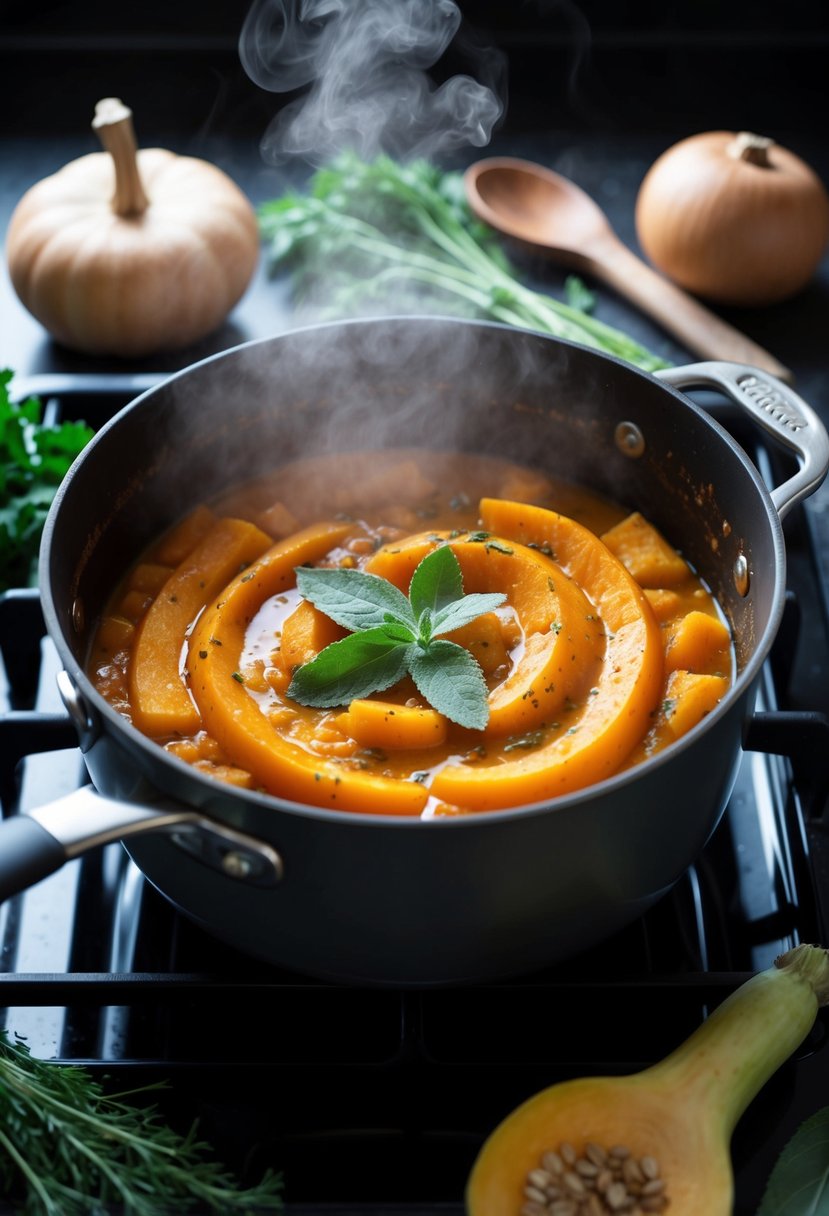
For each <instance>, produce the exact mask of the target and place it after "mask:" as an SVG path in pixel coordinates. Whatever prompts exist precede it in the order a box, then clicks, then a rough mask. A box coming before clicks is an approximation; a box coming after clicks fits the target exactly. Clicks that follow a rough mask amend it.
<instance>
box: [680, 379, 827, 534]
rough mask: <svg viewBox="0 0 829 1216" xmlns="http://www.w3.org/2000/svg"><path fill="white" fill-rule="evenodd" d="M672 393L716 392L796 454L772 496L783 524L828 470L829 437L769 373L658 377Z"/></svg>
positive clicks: (801, 402) (806, 408) (812, 414)
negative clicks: (791, 471) (793, 470)
mask: <svg viewBox="0 0 829 1216" xmlns="http://www.w3.org/2000/svg"><path fill="white" fill-rule="evenodd" d="M656 376H657V378H658V379H659V380H662V381H664V382H665V383H666V384H670V385H672V386H673V387H674V388H720V389H722V390H723V391H724V392H725V393H726V394H727V395H728V396H729V397H730V398H731V400H732V401H734V402H735V403H736V404H737V405H739V406H740V407H741V409H743V410H744V411H745V413H746V414H748V415H749V417H750V418H752V419H753V421H754V422H756V423H759V425H760V426H761V427H762V428H763V429H764V430H765V431H767V432H768V434H769V435H770V436H771V437H772V438H773V439H774V440H775V442H776V443H778V444H779V445H780V446H781V447H784V448H788V450H789V451H791V452H794V454H795V455H796V456H797V458H798V461H799V462H800V467H799V468H798V471H797V472H796V473H795V474H794V476H793V477H791V478H789V480H788V481H786V482H784V483H783V485H781V486H777V488H776V489H774V490H772V491H771V500H772V502H773V503H774V506H775V508H776V510H777V513H778V515H779V516H780V518H781V519H783V518H784V517H785V516H786V515H787V514H788V512H789V511H790V510H791V509H792V507H793V506H795V505H796V504H797V503H799V502H800V501H801V500H802V499H804V498H807V497H808V496H809V495H810V494H812V493H813V492H814V491H815V490H816V489H817V488H818V486H819V485H820V484H821V482H822V481H823V479H824V477H825V476H826V473H827V470H828V469H829V435H827V433H826V428H825V427H824V425H823V423H822V422H821V420H820V418H819V417H818V416H817V414H816V413H815V411H814V410H813V409H812V407H811V406H809V405H807V404H806V402H805V401H804V400H803V398H802V397H799V396H798V394H797V393H795V392H794V391H793V390H792V389H791V388H789V386H788V385H787V384H784V383H783V381H782V380H778V379H777V378H776V377H775V376H772V375H769V373H768V372H763V371H760V370H759V369H758V368H756V367H750V366H748V365H747V364H742V363H721V362H706V363H690V364H687V365H685V366H683V367H669V368H665V369H664V370H662V371H659V372H657V373H656Z"/></svg>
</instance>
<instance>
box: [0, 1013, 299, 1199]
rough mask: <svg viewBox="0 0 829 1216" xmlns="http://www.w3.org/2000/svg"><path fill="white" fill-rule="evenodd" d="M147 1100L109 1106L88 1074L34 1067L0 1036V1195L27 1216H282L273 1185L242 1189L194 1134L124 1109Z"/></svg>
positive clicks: (270, 1179) (117, 1099) (111, 1099)
mask: <svg viewBox="0 0 829 1216" xmlns="http://www.w3.org/2000/svg"><path fill="white" fill-rule="evenodd" d="M149 1088H158V1086H154V1087H149ZM146 1092H147V1089H144V1090H138V1091H133V1092H130V1093H123V1094H114V1095H109V1096H108V1095H106V1094H105V1093H104V1091H103V1089H102V1087H101V1086H100V1085H99V1084H98V1083H97V1082H96V1081H95V1080H94V1079H93V1078H92V1077H91V1076H90V1074H89V1072H88V1071H87V1070H85V1069H83V1068H80V1067H75V1066H67V1065H61V1064H51V1063H48V1062H45V1061H42V1060H38V1059H36V1058H35V1057H34V1056H32V1055H31V1053H30V1052H29V1050H28V1049H27V1047H26V1046H25V1045H24V1044H23V1043H22V1042H19V1041H16V1040H13V1039H11V1038H10V1037H9V1036H8V1035H7V1034H6V1033H5V1032H3V1031H0V1194H2V1195H4V1196H6V1197H7V1198H9V1199H10V1200H11V1202H13V1203H14V1205H15V1206H14V1210H15V1211H18V1212H21V1213H25V1216H103V1214H104V1213H106V1212H108V1211H114V1210H117V1211H119V1212H123V1213H124V1214H125V1216H167V1213H178V1212H187V1211H190V1210H191V1209H193V1208H194V1207H195V1206H196V1205H198V1206H199V1209H200V1210H201V1211H204V1210H208V1211H211V1212H218V1213H227V1212H248V1213H254V1212H265V1211H268V1212H274V1211H279V1210H281V1208H282V1198H281V1189H282V1186H281V1180H280V1178H279V1177H278V1175H276V1174H273V1173H271V1172H268V1173H267V1174H266V1175H265V1177H264V1178H263V1179H262V1181H261V1182H260V1183H259V1185H258V1186H255V1187H252V1188H249V1189H246V1190H241V1189H239V1188H238V1187H237V1186H236V1184H235V1182H234V1179H233V1178H232V1177H231V1176H230V1174H229V1173H228V1172H227V1171H226V1170H225V1169H224V1167H223V1166H221V1165H219V1164H218V1163H216V1162H214V1161H212V1160H210V1159H209V1157H208V1156H207V1152H208V1149H207V1146H206V1145H205V1144H203V1143H201V1142H200V1141H199V1140H198V1139H197V1137H196V1129H195V1127H194V1128H192V1129H191V1131H190V1132H189V1134H187V1135H186V1136H180V1135H179V1134H178V1133H177V1132H175V1131H173V1130H172V1129H171V1128H169V1127H168V1126H167V1125H166V1124H165V1123H164V1122H163V1121H162V1120H161V1119H160V1117H159V1115H158V1112H157V1109H156V1108H155V1107H153V1106H150V1107H142V1106H138V1105H134V1104H133V1103H132V1102H131V1101H129V1100H128V1099H131V1098H134V1097H137V1096H138V1095H140V1094H143V1093H146Z"/></svg>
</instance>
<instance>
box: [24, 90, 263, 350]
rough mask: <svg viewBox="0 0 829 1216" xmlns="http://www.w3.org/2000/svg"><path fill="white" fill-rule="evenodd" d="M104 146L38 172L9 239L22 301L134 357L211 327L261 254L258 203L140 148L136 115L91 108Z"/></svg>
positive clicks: (56, 324) (225, 182) (52, 329)
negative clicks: (44, 175) (49, 171)
mask: <svg viewBox="0 0 829 1216" xmlns="http://www.w3.org/2000/svg"><path fill="white" fill-rule="evenodd" d="M93 127H94V129H95V130H96V131H97V132H98V135H99V136H100V138H101V142H102V144H103V145H104V147H105V149H106V151H104V152H93V153H91V154H90V155H88V156H82V157H80V158H79V159H78V160H73V161H71V162H70V163H69V164H67V165H65V166H64V167H63V168H62V169H60V170H59V171H58V172H57V173H55V174H53V175H52V176H51V177H47V178H44V179H43V180H42V181H40V182H38V183H37V184H36V185H34V186H32V188H31V189H30V190H28V191H27V193H26V194H25V195H24V196H23V198H22V199H21V200H20V202H19V203H18V205H17V207H16V208H15V211H14V214H13V215H12V218H11V222H10V225H9V230H8V234H7V240H6V256H7V260H8V266H9V274H10V277H11V281H12V284H13V285H14V288H15V291H16V292H17V294H18V296H19V297H20V299H21V301H22V302H23V304H24V305H25V306H26V308H27V309H28V310H29V312H31V313H32V315H33V316H35V317H36V318H37V319H38V321H40V322H41V324H42V325H44V326H45V328H46V329H47V330H48V331H49V333H50V334H52V335H53V337H55V338H56V339H57V340H58V341H59V342H62V343H63V344H64V345H66V346H68V347H71V348H73V349H75V350H80V351H84V352H87V353H89V354H95V355H119V356H126V357H135V356H141V355H149V354H153V353H155V352H156V351H163V350H172V349H176V348H179V347H183V346H187V345H189V344H190V343H192V342H195V341H197V340H198V339H199V338H202V337H204V336H205V335H206V334H209V333H210V332H212V331H213V330H215V329H216V328H217V327H218V326H219V325H220V324H221V323H222V321H223V320H224V319H225V317H226V316H227V314H228V313H229V312H230V310H231V309H232V308H233V306H234V305H235V304H236V303H237V301H238V300H239V299H240V298H241V296H242V295H243V293H244V291H245V290H246V288H247V286H248V284H249V282H250V280H251V277H252V275H253V272H254V270H255V268H256V264H257V261H258V257H259V232H258V227H257V222H256V215H255V213H254V210H253V208H252V206H251V204H250V202H249V201H248V199H247V198H246V197H245V195H244V194H243V193H242V191H241V190H240V189H239V188H238V186H236V185H235V183H234V182H232V181H231V179H230V178H229V177H228V176H227V175H226V174H225V173H223V172H222V171H221V170H220V169H218V168H217V167H216V166H215V165H211V164H209V163H208V162H207V161H204V160H198V159H196V158H194V157H189V156H178V155H176V154H175V153H173V152H170V151H167V150H166V149H164V148H147V149H143V150H141V151H137V149H136V144H135V136H134V133H133V127H132V114H131V111H130V110H129V109H128V107H127V106H125V105H123V104H122V103H121V102H120V101H119V100H118V99H117V98H107V99H105V100H104V101H101V102H99V103H98V105H97V106H96V111H95V120H94V122H93Z"/></svg>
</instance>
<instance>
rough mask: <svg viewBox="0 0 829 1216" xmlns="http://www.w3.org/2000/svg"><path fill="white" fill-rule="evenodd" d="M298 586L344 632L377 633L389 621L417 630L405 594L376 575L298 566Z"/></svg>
mask: <svg viewBox="0 0 829 1216" xmlns="http://www.w3.org/2000/svg"><path fill="white" fill-rule="evenodd" d="M296 585H297V587H298V588H299V592H300V595H302V596H304V597H305V599H306V600H310V601H311V603H312V604H313V605H314V607H315V608H319V610H320V612H324V613H325V615H326V616H329V617H330V618H331V620H332V621H336V623H337V624H338V625H342V627H343V629H350V630H351V631H352V632H356V631H357V630H361V629H375V628H377V626H379V625H383V624H384V623H385V622H386V621H387V620H388V619H389V617H391V618H392V619H393V620H395V621H398V622H399V623H400V624H403V625H408V626H410V627H411V629H412V630H413V631H414V630H415V629H416V628H417V625H416V622H415V618H414V616H413V615H412V609H411V606H410V604H409V601H408V599H407V598H406V596H405V595H404V594H403V592H402V591H399V590H398V588H397V587H395V586H394V584H393V583H390V582H389V581H388V580H387V579H385V578H380V577H379V576H378V575H376V574H366V573H364V572H363V571H362V570H344V569H342V568H341V567H333V568H331V569H327V568H320V567H316V566H298V567H297V570H296Z"/></svg>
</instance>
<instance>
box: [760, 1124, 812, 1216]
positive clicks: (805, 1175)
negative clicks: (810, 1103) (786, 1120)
mask: <svg viewBox="0 0 829 1216" xmlns="http://www.w3.org/2000/svg"><path fill="white" fill-rule="evenodd" d="M757 1216H829V1107H823V1109H822V1110H819V1111H818V1112H817V1114H815V1115H812V1116H811V1118H809V1119H807V1120H806V1121H805V1122H804V1123H801V1125H800V1127H799V1128H798V1129H797V1131H796V1132H795V1134H794V1135H793V1136H792V1138H791V1140H789V1142H788V1144H787V1145H786V1146H785V1148H784V1149H783V1151H782V1153H781V1154H780V1156H779V1157H778V1159H777V1162H776V1164H775V1166H774V1169H773V1170H772V1172H771V1176H770V1177H769V1180H768V1183H767V1185H766V1190H765V1194H764V1195H763V1200H762V1203H761V1204H760V1207H759V1209H758V1211H757Z"/></svg>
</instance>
